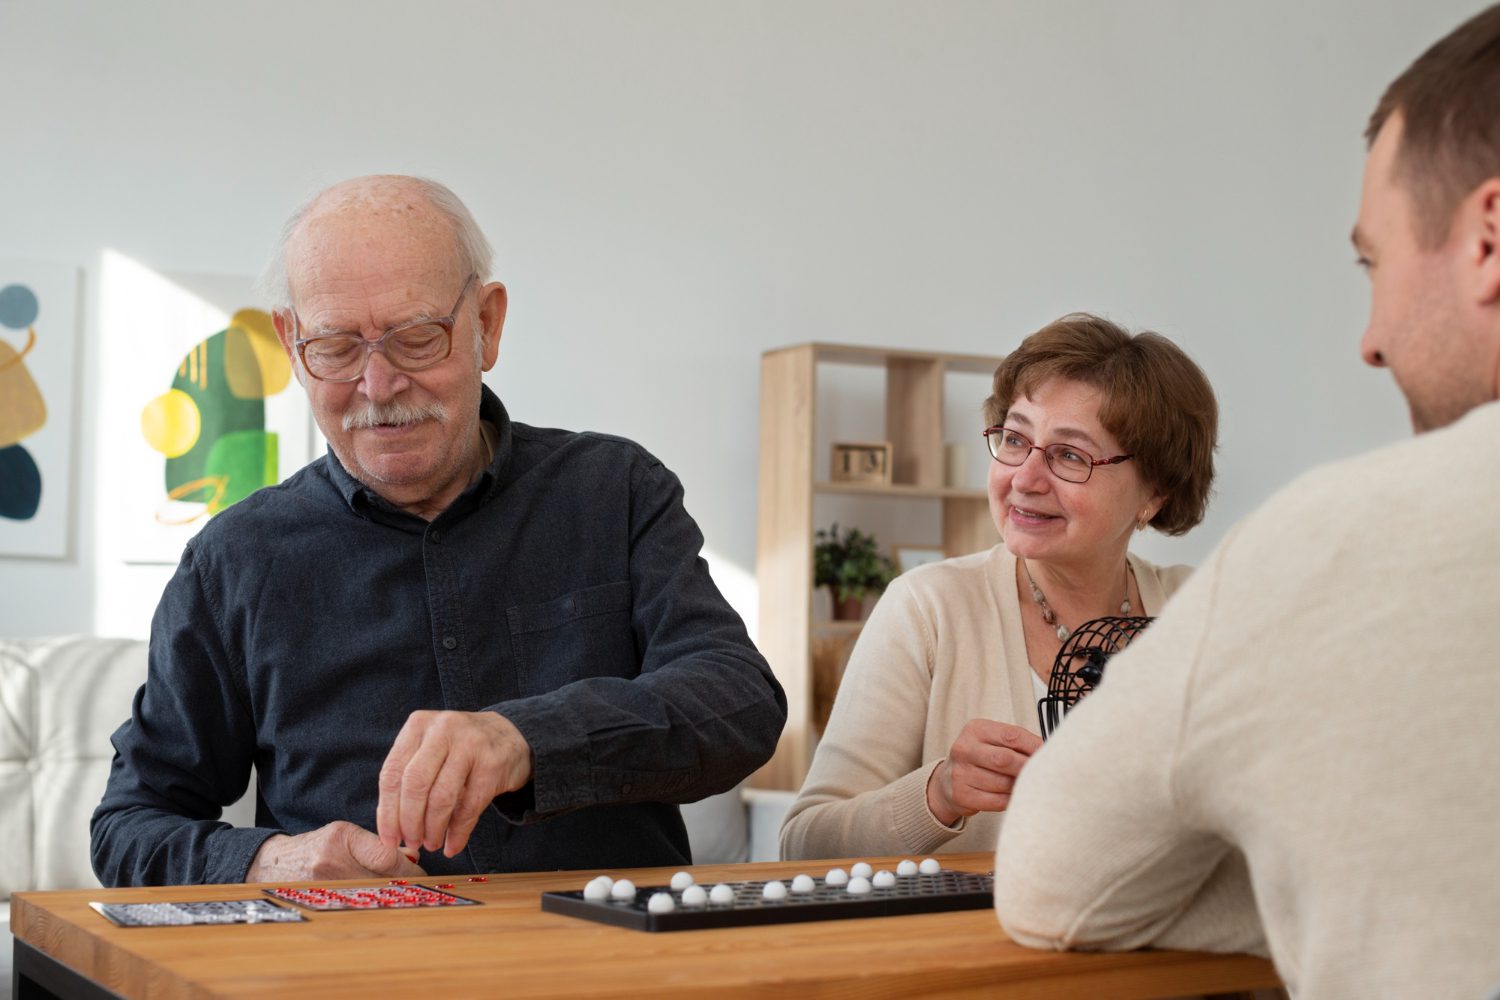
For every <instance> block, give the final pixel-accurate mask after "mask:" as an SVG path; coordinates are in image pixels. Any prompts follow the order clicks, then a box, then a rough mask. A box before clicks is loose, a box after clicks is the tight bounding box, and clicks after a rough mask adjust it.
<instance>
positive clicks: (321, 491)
mask: <svg viewBox="0 0 1500 1000" xmlns="http://www.w3.org/2000/svg"><path fill="white" fill-rule="evenodd" d="M327 462H328V456H327V455H323V456H321V457H319V458H317V459H314V460H313V461H312V462H309V463H308V464H307V465H304V466H303V467H302V468H301V469H299V470H297V471H296V472H294V473H293V474H292V475H290V476H288V477H287V478H286V479H284V480H283V481H281V482H280V483H277V484H276V485H274V486H264V487H262V488H260V489H258V490H256V491H255V492H254V493H251V494H250V495H249V496H247V497H245V498H244V499H243V500H241V501H239V502H238V503H235V504H231V505H230V506H228V507H226V508H224V509H223V510H222V511H220V512H219V513H217V514H215V515H214V516H213V517H212V518H210V519H209V521H208V523H207V524H206V525H204V526H203V530H201V531H199V532H198V533H197V534H196V535H194V536H193V537H192V539H191V540H190V541H189V542H188V547H189V551H191V552H193V553H195V554H197V555H207V554H210V553H218V552H224V551H232V550H237V549H239V548H240V547H242V546H250V547H253V548H256V549H263V548H264V546H265V545H266V544H267V543H268V542H270V541H272V540H274V539H276V538H282V537H286V536H287V535H288V534H290V533H292V532H293V531H294V530H295V529H296V527H297V526H298V525H302V524H305V523H307V522H308V521H309V520H310V519H311V518H313V517H314V516H315V515H316V514H317V512H318V511H320V510H324V509H328V508H330V507H335V508H336V505H337V504H339V503H342V502H343V501H342V498H341V497H340V496H339V495H338V491H337V489H336V488H335V487H334V485H333V483H332V481H331V480H330V479H329V477H328V471H327V469H326V468H325V467H324V466H325V465H326V463H327Z"/></svg>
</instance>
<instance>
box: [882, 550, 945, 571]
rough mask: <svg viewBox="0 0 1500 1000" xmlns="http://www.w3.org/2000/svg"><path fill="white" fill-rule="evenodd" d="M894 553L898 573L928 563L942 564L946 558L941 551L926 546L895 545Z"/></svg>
mask: <svg viewBox="0 0 1500 1000" xmlns="http://www.w3.org/2000/svg"><path fill="white" fill-rule="evenodd" d="M894 551H895V554H896V572H898V573H905V572H906V571H907V570H912V569H916V568H917V567H918V566H926V565H927V564H928V563H935V562H942V561H943V560H944V559H946V558H948V557H947V555H946V554H944V552H943V550H942V549H935V548H932V547H931V546H928V545H897V546H896V547H895V550H894Z"/></svg>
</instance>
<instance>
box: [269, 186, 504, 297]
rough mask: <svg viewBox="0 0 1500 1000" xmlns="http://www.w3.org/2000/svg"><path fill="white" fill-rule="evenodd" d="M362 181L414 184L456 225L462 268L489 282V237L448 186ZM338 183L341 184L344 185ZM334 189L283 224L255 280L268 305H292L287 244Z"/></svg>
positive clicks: (303, 206)
mask: <svg viewBox="0 0 1500 1000" xmlns="http://www.w3.org/2000/svg"><path fill="white" fill-rule="evenodd" d="M361 180H389V181H402V182H405V183H409V184H412V185H414V186H415V187H416V188H417V190H418V191H419V192H420V193H421V195H422V196H423V197H424V198H425V199H426V200H427V203H428V204H429V205H431V206H432V207H433V208H435V209H437V211H438V214H439V215H441V216H442V217H443V218H444V219H446V220H447V221H448V223H449V225H451V226H452V227H453V244H454V250H455V251H456V252H457V254H458V262H459V265H460V267H461V268H462V270H463V271H464V272H465V273H466V274H467V273H469V272H472V273H474V274H477V275H478V276H479V283H480V284H484V283H485V282H487V281H489V278H490V267H491V265H492V263H493V257H494V251H492V250H491V249H490V243H489V240H487V239H485V238H484V233H483V232H482V231H480V229H479V223H477V222H475V221H474V216H473V215H471V214H470V213H469V209H468V208H467V207H466V206H465V205H464V203H463V202H462V201H460V200H459V198H458V195H456V194H454V193H453V192H452V191H450V190H449V189H448V188H447V187H446V186H444V185H442V184H439V183H438V182H437V181H434V180H429V179H427V178H426V177H405V176H401V175H385V176H380V177H368V178H361ZM345 183H348V182H345ZM335 186H336V187H342V186H343V185H342V184H340V185H335ZM331 190H333V189H332V188H325V189H324V190H322V191H319V192H318V193H317V194H315V195H313V196H312V197H311V198H309V199H307V201H305V202H303V203H302V204H301V205H299V206H298V207H297V210H296V211H295V212H293V213H292V215H291V218H289V219H287V220H286V224H285V225H284V226H282V227H281V236H280V238H278V239H277V241H276V251H275V253H273V254H272V255H271V262H270V263H269V264H267V265H266V269H265V271H264V272H262V273H261V276H260V280H259V281H258V282H256V288H257V291H259V293H260V297H261V299H262V301H264V302H265V303H266V305H267V306H268V307H269V308H271V309H273V310H282V309H290V308H291V307H292V284H291V277H290V275H289V274H288V273H287V260H286V253H287V247H288V246H289V245H290V244H291V242H292V237H293V236H295V235H296V233H297V229H298V228H299V227H300V226H301V225H302V222H303V220H304V219H306V218H307V215H308V212H309V211H311V209H312V207H313V206H314V205H316V204H317V203H318V201H319V200H320V199H321V198H322V197H323V196H324V195H325V194H327V193H328V192H329V191H331Z"/></svg>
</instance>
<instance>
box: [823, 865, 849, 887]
mask: <svg viewBox="0 0 1500 1000" xmlns="http://www.w3.org/2000/svg"><path fill="white" fill-rule="evenodd" d="M823 881H824V882H825V883H827V884H828V885H848V884H849V873H848V872H846V871H844V869H842V868H833V869H830V870H829V872H828V874H827V875H824V876H823Z"/></svg>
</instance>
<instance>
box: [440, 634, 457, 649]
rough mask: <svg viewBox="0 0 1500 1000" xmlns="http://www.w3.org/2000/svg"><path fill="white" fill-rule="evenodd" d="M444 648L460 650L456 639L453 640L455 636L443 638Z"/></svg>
mask: <svg viewBox="0 0 1500 1000" xmlns="http://www.w3.org/2000/svg"><path fill="white" fill-rule="evenodd" d="M443 648H444V649H457V648H458V640H457V639H455V638H453V636H451V635H445V636H443Z"/></svg>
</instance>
